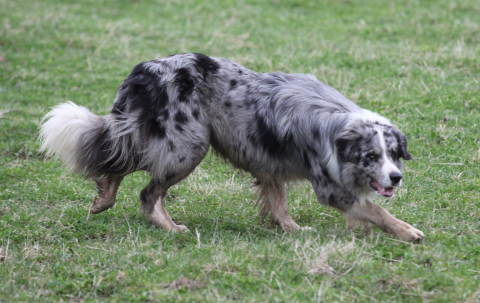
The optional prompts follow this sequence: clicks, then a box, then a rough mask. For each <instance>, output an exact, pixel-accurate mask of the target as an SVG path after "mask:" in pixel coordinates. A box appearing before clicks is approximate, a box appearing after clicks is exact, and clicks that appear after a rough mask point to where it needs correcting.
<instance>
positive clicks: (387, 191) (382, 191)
mask: <svg viewBox="0 0 480 303" xmlns="http://www.w3.org/2000/svg"><path fill="white" fill-rule="evenodd" d="M370 187H371V188H372V189H373V190H374V191H376V192H377V193H378V194H379V195H381V196H384V197H391V196H393V192H394V190H395V189H394V188H393V187H385V188H383V187H381V186H380V185H379V184H378V183H377V182H375V181H372V182H370Z"/></svg>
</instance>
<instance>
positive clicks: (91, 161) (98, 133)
mask: <svg viewBox="0 0 480 303" xmlns="http://www.w3.org/2000/svg"><path fill="white" fill-rule="evenodd" d="M109 119H111V117H110V116H109V115H107V116H97V115H95V114H93V113H91V112H90V111H89V110H88V109H86V108H85V107H83V106H78V105H76V104H74V103H73V102H71V101H68V102H67V103H63V104H59V105H57V106H55V107H53V108H52V110H51V111H50V112H49V113H47V114H46V115H45V117H44V118H43V120H42V123H41V126H40V140H41V141H42V146H41V148H40V151H45V152H46V155H47V156H54V157H56V158H61V159H62V160H63V162H64V163H65V164H66V166H67V168H68V169H69V171H71V172H76V173H79V174H82V175H85V177H87V178H94V177H100V176H103V175H107V174H110V173H121V171H122V170H125V166H126V162H127V161H126V159H124V157H123V158H122V155H125V153H122V152H121V151H122V146H118V145H119V144H120V141H119V140H115V138H113V137H112V135H111V133H112V132H111V128H112V127H111V126H109V125H112V123H109V122H110V121H109Z"/></svg>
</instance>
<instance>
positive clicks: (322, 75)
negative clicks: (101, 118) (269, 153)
mask: <svg viewBox="0 0 480 303" xmlns="http://www.w3.org/2000/svg"><path fill="white" fill-rule="evenodd" d="M180 52H202V53H205V54H209V55H213V56H221V57H226V58H229V59H232V60H235V61H237V62H239V63H241V64H243V65H245V66H247V67H248V68H250V69H253V70H256V71H260V72H267V71H272V70H279V71H284V72H301V73H312V74H314V75H316V76H317V77H318V78H319V79H320V80H322V81H324V82H326V83H328V84H330V85H331V86H333V87H335V88H337V89H338V90H339V91H340V92H341V93H343V94H344V95H345V96H347V97H348V98H350V99H351V100H353V101H355V102H356V103H358V104H359V105H360V106H362V107H365V108H368V109H370V110H372V111H376V112H378V113H380V114H382V115H384V116H386V117H388V118H390V119H391V120H392V122H393V123H395V124H397V125H398V126H399V127H400V129H402V130H403V131H404V133H405V134H406V135H407V138H408V140H409V150H410V153H411V154H412V156H413V157H414V160H413V161H409V162H408V163H406V170H405V173H404V179H405V180H404V186H403V187H402V188H401V189H400V190H399V191H397V195H396V197H395V198H393V199H390V200H388V201H386V200H383V199H379V200H378V201H377V202H378V203H380V204H381V205H382V206H384V207H385V208H387V209H388V210H389V211H390V212H392V213H393V214H394V215H395V216H397V217H398V218H400V219H402V220H405V221H406V222H408V223H411V224H413V225H414V226H415V227H417V228H419V229H421V230H422V231H423V232H424V233H425V234H426V239H425V240H424V241H423V243H421V244H416V245H414V244H411V243H407V242H402V241H399V240H396V239H394V238H392V237H391V236H389V235H386V234H383V233H381V232H380V231H379V230H378V229H376V230H374V231H373V233H372V234H370V235H368V236H362V235H359V234H352V233H350V232H347V231H346V229H345V222H344V220H343V218H342V217H341V216H340V214H339V213H338V212H337V211H335V210H333V209H328V208H326V207H323V206H321V205H320V204H319V203H318V201H316V199H315V197H314V194H313V192H312V190H311V186H310V185H309V184H304V183H299V184H294V185H292V186H291V189H290V193H289V205H290V212H291V214H292V217H293V218H294V219H295V220H296V221H297V223H299V224H300V225H308V226H311V227H314V228H315V231H313V232H307V233H299V234H293V235H291V234H284V233H282V232H281V231H279V230H278V229H276V228H275V227H274V226H269V225H264V224H261V223H260V222H259V218H258V211H257V209H255V197H254V189H253V188H252V186H251V185H252V183H251V179H250V177H249V176H248V175H247V174H245V173H243V172H240V171H238V170H235V169H233V168H231V167H230V166H229V165H228V164H226V163H224V162H222V161H220V160H218V159H217V158H216V157H215V156H214V155H213V154H209V155H208V156H207V157H206V159H205V160H204V161H203V163H202V164H201V165H200V166H199V167H198V168H197V169H196V170H195V172H194V173H193V174H192V175H191V176H189V177H188V178H187V179H186V180H185V181H184V182H182V183H181V184H179V185H177V186H175V187H174V188H172V190H171V191H170V193H169V195H168V198H167V199H168V201H167V211H168V212H169V213H170V215H171V216H172V217H173V218H174V219H175V220H177V221H180V222H182V223H184V224H186V225H187V226H188V227H189V229H190V231H191V232H190V233H183V234H172V233H169V232H165V231H163V230H159V229H155V228H153V227H151V226H150V225H149V224H148V222H147V221H146V219H145V218H144V216H143V214H142V213H141V211H140V203H139V193H140V191H141V190H142V188H143V187H144V186H145V185H146V184H147V183H148V181H149V179H148V176H147V175H145V174H144V173H141V172H139V173H135V174H133V175H130V176H129V177H127V178H126V179H125V181H124V182H123V183H122V185H121V187H120V191H119V194H118V195H117V204H116V206H115V207H114V208H112V209H110V210H108V211H106V212H104V213H101V214H99V215H94V216H93V215H92V216H88V209H89V206H90V202H91V200H92V199H93V197H94V194H95V186H94V184H93V182H90V181H84V180H83V179H81V178H79V177H77V176H74V175H68V174H66V173H65V172H64V170H63V166H62V165H61V163H59V162H57V161H53V160H51V159H45V158H44V157H43V156H42V155H41V154H39V153H38V148H39V143H38V141H37V131H38V129H37V127H38V124H39V122H40V120H41V118H42V116H43V115H44V114H45V113H46V112H47V111H48V109H49V108H50V107H51V106H53V105H55V104H58V103H61V102H65V101H66V100H72V101H74V102H75V103H77V104H80V105H83V106H86V107H87V108H89V109H91V110H92V111H93V112H95V113H96V114H107V113H108V112H109V110H110V109H111V105H112V102H113V99H114V97H115V93H116V89H117V87H118V86H119V84H120V83H121V82H122V81H123V79H124V78H125V77H126V76H127V75H128V73H129V72H130V71H131V69H132V68H133V66H134V65H135V64H137V63H138V62H140V61H146V60H150V59H154V58H160V57H163V56H167V55H170V54H174V53H180ZM479 81H480V2H478V1H477V0H463V1H445V0H437V1H433V0H430V1H413V0H412V1H403V0H402V1H381V0H368V1H358V0H352V1H313V0H311V1H308V0H292V1H286V0H285V1H283V0H272V1H260V0H257V1H253V0H244V1H199V0H186V1H178V0H177V1H174V0H172V1H157V2H155V1H79V2H77V3H73V2H71V1H51V0H42V1H32V0H30V1H25V0H15V1H10V0H0V116H1V117H0V301H2V302H40V301H42V302H61V301H63V302H83V301H85V302H103V301H118V302H127V301H131V302H228V301H238V302H316V301H317V302H353V301H355V302H479V301H480V288H479V285H480V236H479V228H480V194H479V190H480V178H479V177H480V176H479V173H480V149H479V148H480V138H479V124H480V112H479V110H480V89H479V87H480V84H479ZM322 266H323V267H324V268H326V267H325V266H330V267H331V268H332V270H323V271H322V270H321V268H322Z"/></svg>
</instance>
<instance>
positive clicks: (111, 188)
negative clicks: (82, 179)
mask: <svg viewBox="0 0 480 303" xmlns="http://www.w3.org/2000/svg"><path fill="white" fill-rule="evenodd" d="M122 180H123V176H111V175H107V176H104V177H103V178H101V179H94V181H95V184H96V185H97V189H98V196H96V197H95V199H93V202H92V206H90V213H91V214H98V213H101V212H102V211H104V210H107V209H109V208H110V207H112V206H113V205H115V197H116V195H117V190H118V187H119V186H120V183H121V182H122Z"/></svg>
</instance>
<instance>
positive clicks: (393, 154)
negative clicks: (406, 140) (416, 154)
mask: <svg viewBox="0 0 480 303" xmlns="http://www.w3.org/2000/svg"><path fill="white" fill-rule="evenodd" d="M390 156H391V157H392V159H393V160H398V153H397V151H395V150H392V151H391V152H390Z"/></svg>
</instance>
